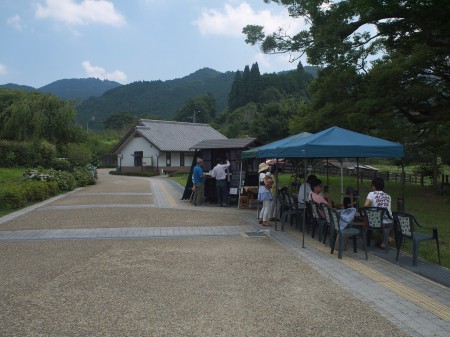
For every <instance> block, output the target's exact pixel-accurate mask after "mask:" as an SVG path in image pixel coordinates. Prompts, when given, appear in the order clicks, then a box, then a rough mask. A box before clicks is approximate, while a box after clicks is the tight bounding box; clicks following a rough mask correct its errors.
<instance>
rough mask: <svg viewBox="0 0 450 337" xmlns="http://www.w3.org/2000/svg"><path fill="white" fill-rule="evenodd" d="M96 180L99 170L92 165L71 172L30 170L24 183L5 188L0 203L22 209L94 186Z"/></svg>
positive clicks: (25, 175)
mask: <svg viewBox="0 0 450 337" xmlns="http://www.w3.org/2000/svg"><path fill="white" fill-rule="evenodd" d="M96 179H97V170H96V168H95V167H94V166H91V165H88V166H86V167H78V168H76V169H74V170H73V171H70V172H69V171H55V170H52V169H51V170H44V169H42V168H38V169H33V170H28V171H26V172H25V173H24V180H23V181H21V182H20V183H16V184H10V185H8V186H6V187H4V188H3V190H4V193H3V195H2V196H0V199H1V200H0V201H1V203H2V204H4V205H5V206H7V207H8V208H12V209H14V208H20V207H24V206H25V205H26V204H27V203H30V202H36V201H42V200H45V199H48V198H51V197H53V196H55V195H57V194H59V193H61V192H67V191H71V190H73V189H74V188H76V187H83V186H87V185H93V184H95V183H96Z"/></svg>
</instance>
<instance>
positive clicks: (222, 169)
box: [211, 158, 230, 206]
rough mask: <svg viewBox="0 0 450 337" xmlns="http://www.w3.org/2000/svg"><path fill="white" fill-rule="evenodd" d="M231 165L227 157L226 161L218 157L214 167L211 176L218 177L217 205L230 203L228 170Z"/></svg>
mask: <svg viewBox="0 0 450 337" xmlns="http://www.w3.org/2000/svg"><path fill="white" fill-rule="evenodd" d="M229 167H230V162H229V161H228V159H226V158H225V162H222V159H220V158H217V165H216V166H214V168H213V169H212V174H211V176H212V177H213V178H216V190H217V206H227V205H228V200H227V199H228V187H227V172H226V170H227V169H228V168H229Z"/></svg>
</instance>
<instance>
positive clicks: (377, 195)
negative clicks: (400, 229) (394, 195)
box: [364, 177, 394, 248]
mask: <svg viewBox="0 0 450 337" xmlns="http://www.w3.org/2000/svg"><path fill="white" fill-rule="evenodd" d="M364 207H382V208H386V209H387V211H388V213H389V215H388V214H385V215H384V219H383V223H384V224H388V223H392V221H393V220H392V211H391V196H390V195H389V194H387V193H386V192H384V180H383V179H382V178H380V177H377V178H375V179H374V180H372V192H369V194H368V195H367V199H366V201H365V202H364ZM388 241H389V243H394V238H393V237H392V234H391V233H390V234H389V236H388ZM377 245H378V246H379V247H381V248H386V247H384V244H383V242H378V243H377Z"/></svg>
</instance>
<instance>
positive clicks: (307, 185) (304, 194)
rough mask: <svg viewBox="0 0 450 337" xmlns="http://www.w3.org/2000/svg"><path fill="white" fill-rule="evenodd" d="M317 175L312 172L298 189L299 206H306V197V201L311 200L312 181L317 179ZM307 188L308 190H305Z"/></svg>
mask: <svg viewBox="0 0 450 337" xmlns="http://www.w3.org/2000/svg"><path fill="white" fill-rule="evenodd" d="M316 179H317V177H316V176H315V175H314V174H310V175H309V176H308V178H306V182H305V183H303V184H302V185H301V186H300V188H299V190H298V208H300V209H304V208H305V197H306V201H309V196H310V194H311V192H312V189H311V183H312V182H313V181H314V180H316ZM305 188H306V192H305Z"/></svg>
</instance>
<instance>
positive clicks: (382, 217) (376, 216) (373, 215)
mask: <svg viewBox="0 0 450 337" xmlns="http://www.w3.org/2000/svg"><path fill="white" fill-rule="evenodd" d="M361 212H362V215H363V216H364V218H365V220H366V222H367V226H363V235H364V241H366V246H370V233H371V231H378V232H381V233H382V234H383V243H384V247H385V253H386V254H387V253H388V251H389V243H388V236H389V233H390V232H391V231H392V229H393V228H394V223H393V222H390V223H384V222H386V219H389V220H393V219H392V218H391V216H390V214H389V212H388V210H387V208H383V207H363V208H361Z"/></svg>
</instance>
